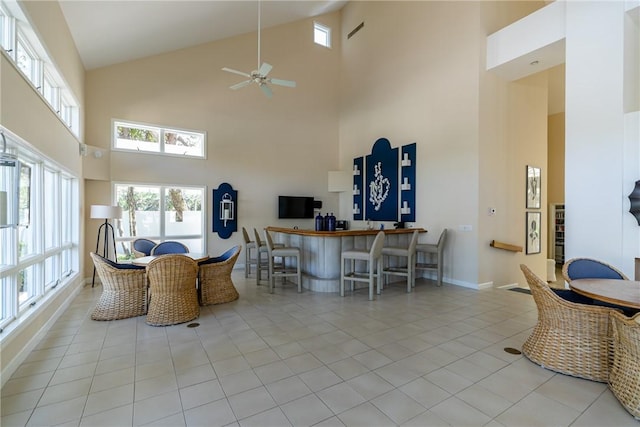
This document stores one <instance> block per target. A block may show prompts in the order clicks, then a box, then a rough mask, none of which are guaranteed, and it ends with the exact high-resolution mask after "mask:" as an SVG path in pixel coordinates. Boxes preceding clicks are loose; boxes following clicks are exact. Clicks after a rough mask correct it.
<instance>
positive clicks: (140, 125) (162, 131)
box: [111, 119, 207, 160]
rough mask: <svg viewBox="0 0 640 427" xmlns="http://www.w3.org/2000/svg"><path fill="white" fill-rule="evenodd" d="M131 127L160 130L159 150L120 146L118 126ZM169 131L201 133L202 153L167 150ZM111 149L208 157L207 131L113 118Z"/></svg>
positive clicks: (195, 157) (186, 156) (182, 156)
mask: <svg viewBox="0 0 640 427" xmlns="http://www.w3.org/2000/svg"><path fill="white" fill-rule="evenodd" d="M119 126H122V127H129V128H136V129H146V130H153V131H157V132H158V150H141V149H140V148H139V147H138V148H126V147H118V145H117V144H118V127H119ZM168 132H184V133H190V134H195V135H200V136H201V137H202V149H201V154H199V155H194V154H179V153H172V152H167V151H166V149H165V142H164V139H165V138H164V137H165V134H166V133H168ZM111 150H113V151H120V152H127V153H130V152H134V153H143V154H153V155H158V156H171V157H180V158H188V159H203V160H204V159H206V158H207V132H206V131H202V130H195V129H185V128H180V127H177V126H162V125H156V124H150V123H143V122H133V121H129V120H120V119H112V120H111Z"/></svg>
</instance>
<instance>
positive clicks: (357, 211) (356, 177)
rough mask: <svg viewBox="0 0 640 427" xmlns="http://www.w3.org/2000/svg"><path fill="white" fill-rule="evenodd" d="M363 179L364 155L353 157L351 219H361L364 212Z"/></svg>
mask: <svg viewBox="0 0 640 427" xmlns="http://www.w3.org/2000/svg"><path fill="white" fill-rule="evenodd" d="M363 179H364V157H358V158H357V159H353V206H352V209H353V219H354V220H361V219H362V218H363V213H364V205H363V204H362V196H363V194H364V192H363V189H362V180H363Z"/></svg>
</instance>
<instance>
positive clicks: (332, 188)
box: [327, 171, 353, 193]
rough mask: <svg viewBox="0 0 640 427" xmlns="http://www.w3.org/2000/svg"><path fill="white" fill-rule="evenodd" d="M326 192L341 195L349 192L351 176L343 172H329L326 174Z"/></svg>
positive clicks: (351, 181)
mask: <svg viewBox="0 0 640 427" xmlns="http://www.w3.org/2000/svg"><path fill="white" fill-rule="evenodd" d="M327 181H328V184H329V186H328V191H329V192H330V193H342V192H345V191H349V190H351V185H352V183H353V175H351V174H350V172H344V171H329V172H328V174H327Z"/></svg>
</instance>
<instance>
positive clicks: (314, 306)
mask: <svg viewBox="0 0 640 427" xmlns="http://www.w3.org/2000/svg"><path fill="white" fill-rule="evenodd" d="M233 278H234V281H235V283H236V287H237V288H238V291H239V292H240V299H239V300H237V301H235V302H232V303H228V304H223V305H219V306H210V307H205V308H203V309H202V312H201V315H200V317H199V318H198V319H197V320H196V321H195V322H197V323H199V326H198V327H195V328H188V327H187V324H182V325H175V326H170V327H153V326H148V325H147V324H145V322H144V320H145V319H144V317H138V318H134V319H125V320H118V321H112V322H97V321H92V320H91V319H90V313H91V310H92V308H93V307H94V305H95V301H96V298H97V297H98V296H99V294H100V292H101V288H100V287H99V286H97V287H95V288H93V289H92V288H91V287H90V286H86V287H85V288H84V289H83V290H82V291H81V293H80V295H79V296H78V297H77V298H76V299H75V301H74V302H73V304H72V305H71V307H69V309H68V310H66V312H65V313H64V314H63V315H62V317H61V318H60V319H59V320H58V321H57V322H56V323H55V325H54V326H53V327H52V329H51V330H50V331H49V332H48V333H47V335H46V337H45V338H44V339H43V340H42V342H40V343H39V345H38V346H37V348H36V349H34V350H33V351H32V352H31V354H30V355H29V356H28V358H27V360H26V361H25V362H24V363H23V364H22V365H21V366H20V367H19V368H18V370H17V371H16V372H15V374H14V375H13V376H12V377H11V379H9V380H8V381H7V383H6V384H5V386H4V387H3V389H2V394H1V400H0V402H1V407H2V408H1V414H2V419H1V425H2V426H4V427H9V426H45V425H47V426H48V425H64V426H131V425H136V426H138V425H163V426H186V425H188V426H226V425H230V426H261V427H263V426H291V425H292V426H312V425H315V426H343V425H344V426H394V425H402V426H446V425H452V426H481V425H486V426H605V425H606V426H626V425H629V426H638V423H637V422H636V421H635V420H634V419H633V418H632V417H631V416H630V415H629V414H628V413H627V412H626V411H625V410H624V409H623V408H622V406H620V404H619V403H618V402H617V400H616V399H615V397H614V396H613V395H612V394H611V392H610V391H609V390H608V388H607V386H606V384H601V383H595V382H591V381H587V380H581V379H577V378H573V377H569V376H565V375H561V374H556V373H553V372H551V371H548V370H545V369H543V368H541V367H539V366H537V365H535V364H533V363H531V362H530V361H529V360H527V359H526V358H525V357H523V356H520V355H512V354H509V353H507V352H505V351H504V348H505V347H514V348H518V349H519V348H521V346H522V343H523V342H524V340H525V339H526V338H527V336H528V335H529V333H530V330H531V328H532V326H533V325H534V324H535V321H536V317H537V313H536V307H535V304H534V302H533V299H532V297H531V296H530V295H527V294H523V293H519V292H513V291H509V290H506V289H487V290H481V291H476V290H471V289H466V288H462V287H458V286H453V285H448V284H444V285H443V286H442V287H437V286H435V284H434V283H433V282H432V281H429V280H423V279H421V280H418V281H417V285H416V290H415V292H413V293H411V294H407V293H405V291H404V286H403V285H402V284H397V285H392V286H389V287H387V288H386V289H385V290H384V292H383V295H382V296H379V297H377V299H376V300H375V301H368V299H367V290H365V289H360V290H357V291H356V292H355V293H354V294H349V295H347V296H346V297H344V298H343V297H340V296H339V295H337V294H325V293H313V292H310V291H305V292H303V293H302V294H298V293H297V292H296V288H295V286H293V285H291V284H287V285H284V286H277V287H276V290H275V293H274V294H269V293H268V291H267V286H264V285H263V286H256V285H255V279H251V278H250V279H249V280H245V279H244V274H243V272H242V271H238V272H234V274H233Z"/></svg>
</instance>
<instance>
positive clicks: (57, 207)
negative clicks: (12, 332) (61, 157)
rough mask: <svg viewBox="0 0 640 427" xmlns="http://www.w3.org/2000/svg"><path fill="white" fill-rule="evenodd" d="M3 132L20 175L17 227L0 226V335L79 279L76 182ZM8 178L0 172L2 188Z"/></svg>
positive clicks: (22, 143)
mask: <svg viewBox="0 0 640 427" xmlns="http://www.w3.org/2000/svg"><path fill="white" fill-rule="evenodd" d="M4 132H5V136H7V142H8V145H7V146H8V148H9V149H8V152H11V154H13V155H15V156H17V158H18V160H20V174H19V178H18V187H19V191H18V218H17V221H16V222H17V223H18V225H15V224H14V225H4V226H2V227H0V330H2V329H3V328H5V327H6V326H7V325H9V324H10V323H11V322H12V321H14V320H15V319H18V318H19V317H20V316H22V315H28V313H29V311H28V310H27V309H28V308H29V307H30V306H31V305H33V304H37V303H38V301H39V300H40V299H42V298H44V297H45V296H46V295H47V293H48V292H51V291H52V290H53V289H55V288H56V287H57V286H58V285H60V284H61V283H62V284H64V283H66V282H67V281H68V280H69V279H70V276H72V275H73V273H74V272H76V274H77V272H78V271H79V270H78V269H79V266H78V240H79V236H80V229H79V227H80V221H79V218H78V216H79V197H78V194H79V187H78V179H77V177H74V176H71V175H70V174H68V172H66V171H63V170H62V169H61V168H60V167H59V166H58V165H57V164H56V163H54V162H52V161H50V160H49V159H47V158H44V157H42V156H41V155H40V154H38V153H35V152H31V151H29V146H28V144H26V143H25V142H24V141H21V140H19V139H18V138H17V137H14V136H9V135H8V132H7V131H6V130H5V131H4ZM8 179H9V176H8V175H6V174H2V173H0V188H6V185H7V184H8V182H7V180H8ZM45 209H46V211H45ZM1 338H2V335H0V339H1Z"/></svg>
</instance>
